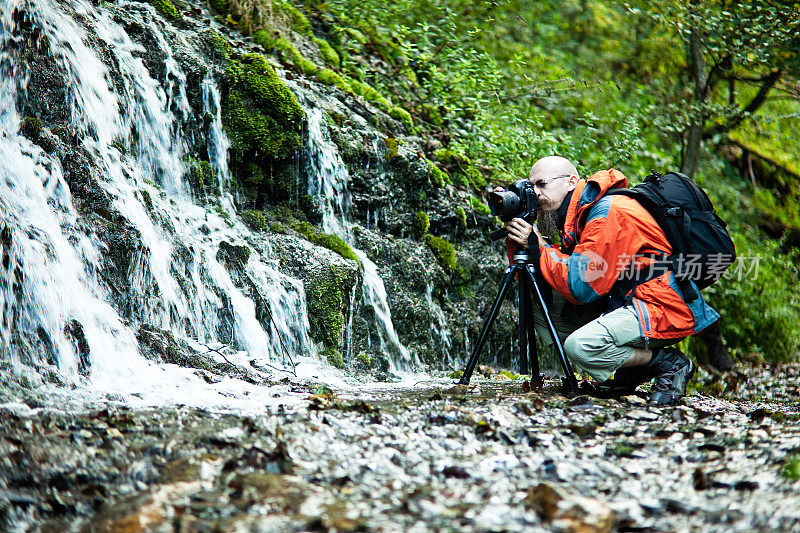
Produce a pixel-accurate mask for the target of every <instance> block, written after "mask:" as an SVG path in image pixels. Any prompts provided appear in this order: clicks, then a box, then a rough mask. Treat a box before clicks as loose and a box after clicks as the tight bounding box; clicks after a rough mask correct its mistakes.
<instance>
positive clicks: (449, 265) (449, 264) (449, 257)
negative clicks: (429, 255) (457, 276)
mask: <svg viewBox="0 0 800 533" xmlns="http://www.w3.org/2000/svg"><path fill="white" fill-rule="evenodd" d="M425 243H426V244H427V245H428V248H430V250H431V252H433V255H434V257H436V260H437V261H439V264H440V265H441V267H442V268H443V269H444V271H445V272H452V271H453V270H454V269H455V267H456V251H455V249H454V248H453V245H452V244H450V242H449V241H447V240H445V239H442V238H439V237H435V236H433V235H430V234H428V235H425Z"/></svg>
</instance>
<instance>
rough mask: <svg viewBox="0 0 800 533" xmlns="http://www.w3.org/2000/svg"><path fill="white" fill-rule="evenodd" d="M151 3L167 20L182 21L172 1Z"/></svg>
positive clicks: (152, 1) (154, 1)
mask: <svg viewBox="0 0 800 533" xmlns="http://www.w3.org/2000/svg"><path fill="white" fill-rule="evenodd" d="M150 3H151V4H152V5H153V7H155V8H156V11H158V12H159V13H161V15H162V16H163V17H164V18H166V19H169V20H180V19H182V18H183V17H182V16H181V14H180V13H179V12H178V9H177V8H176V7H175V5H174V4H173V3H172V2H171V1H170V0H150ZM184 7H185V6H184Z"/></svg>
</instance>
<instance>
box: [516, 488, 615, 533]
mask: <svg viewBox="0 0 800 533" xmlns="http://www.w3.org/2000/svg"><path fill="white" fill-rule="evenodd" d="M524 501H525V505H526V506H528V507H530V508H531V509H533V510H535V511H536V513H537V514H538V515H539V516H540V517H541V519H542V521H543V522H544V523H546V524H548V525H549V526H550V527H552V528H554V529H557V530H561V531H585V532H592V533H601V532H610V531H614V529H615V527H616V524H617V517H616V515H615V513H614V512H613V511H612V510H611V509H609V507H608V506H607V505H606V504H605V503H603V502H601V501H600V500H596V499H592V498H585V497H582V496H577V495H572V494H569V493H567V492H566V491H564V490H563V489H561V488H559V487H557V486H555V485H552V484H549V483H540V484H539V485H537V486H535V487H533V488H532V489H528V494H527V496H526V497H525V500H524Z"/></svg>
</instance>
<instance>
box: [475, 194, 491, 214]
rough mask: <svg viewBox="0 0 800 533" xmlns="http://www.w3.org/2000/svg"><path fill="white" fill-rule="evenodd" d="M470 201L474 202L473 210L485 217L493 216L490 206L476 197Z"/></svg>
mask: <svg viewBox="0 0 800 533" xmlns="http://www.w3.org/2000/svg"><path fill="white" fill-rule="evenodd" d="M470 201H471V202H472V208H473V209H474V210H475V212H476V213H478V214H479V215H483V216H486V217H488V216H490V215H491V214H492V212H491V210H489V206H488V205H486V204H484V203H483V202H481V201H480V200H478V199H477V198H475V197H474V196H472V197H470Z"/></svg>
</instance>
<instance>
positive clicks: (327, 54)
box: [314, 37, 340, 68]
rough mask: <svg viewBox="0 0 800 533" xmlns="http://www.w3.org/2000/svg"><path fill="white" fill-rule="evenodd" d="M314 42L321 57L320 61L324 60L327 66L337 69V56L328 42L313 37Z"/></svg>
mask: <svg viewBox="0 0 800 533" xmlns="http://www.w3.org/2000/svg"><path fill="white" fill-rule="evenodd" d="M314 42H315V43H316V44H317V47H318V48H319V53H320V54H321V55H322V59H324V60H325V62H326V63H327V64H329V65H331V66H333V67H336V68H339V61H340V60H339V54H337V53H336V50H334V49H333V47H332V46H331V45H330V44H329V43H328V41H326V40H325V39H319V38H317V37H315V38H314Z"/></svg>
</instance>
